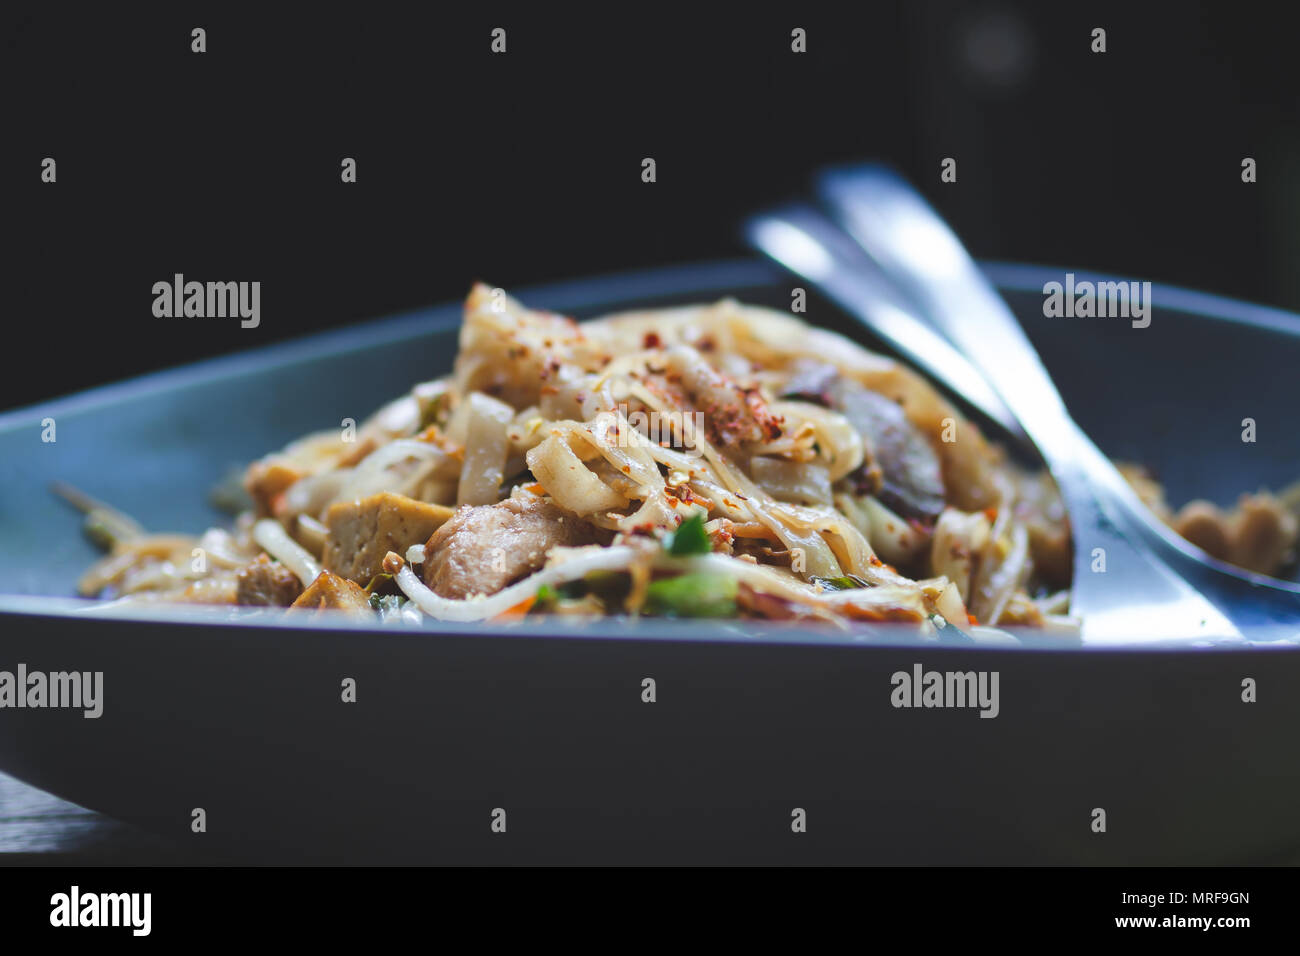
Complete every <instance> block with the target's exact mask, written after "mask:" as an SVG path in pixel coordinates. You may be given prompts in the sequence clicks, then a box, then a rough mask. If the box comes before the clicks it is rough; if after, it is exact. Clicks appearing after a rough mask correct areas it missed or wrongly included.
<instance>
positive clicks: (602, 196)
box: [0, 2, 1300, 407]
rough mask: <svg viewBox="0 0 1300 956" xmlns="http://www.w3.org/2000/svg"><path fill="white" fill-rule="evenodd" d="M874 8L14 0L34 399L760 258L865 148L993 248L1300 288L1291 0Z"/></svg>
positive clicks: (1085, 264)
mask: <svg viewBox="0 0 1300 956" xmlns="http://www.w3.org/2000/svg"><path fill="white" fill-rule="evenodd" d="M859 7H860V8H858V9H854V10H848V9H837V8H835V7H831V6H827V7H826V8H824V9H820V10H818V9H815V8H811V7H809V6H807V5H805V4H785V5H783V8H782V6H771V7H764V8H763V10H762V12H759V11H758V10H756V9H755V8H754V7H753V6H752V5H739V4H737V5H734V6H731V7H724V8H714V7H704V6H703V5H699V4H696V5H682V6H672V5H662V4H655V5H648V6H647V5H618V6H617V7H614V6H608V7H606V8H604V9H603V10H589V11H579V10H566V9H565V8H562V7H559V6H555V5H548V6H546V7H539V6H537V5H531V7H522V6H521V7H520V8H519V9H511V8H508V7H505V6H500V5H493V7H492V9H491V10H490V11H486V10H484V11H481V10H479V9H478V8H477V7H470V6H468V5H467V6H465V7H463V8H461V7H458V8H456V9H451V8H450V7H449V5H446V4H437V5H421V6H420V7H416V8H412V9H410V10H403V9H400V8H391V7H390V8H372V7H370V6H368V5H364V4H362V5H357V6H354V7H351V8H346V9H342V10H338V11H331V10H329V9H327V8H325V7H317V6H314V5H313V6H312V7H310V8H306V9H303V10H300V11H298V12H290V11H284V12H275V13H272V12H269V11H267V10H265V9H258V8H249V9H247V10H243V11H240V10H237V9H236V10H233V11H232V10H231V9H229V8H228V7H226V6H220V7H218V6H216V5H212V6H205V5H195V6H187V7H185V8H184V9H182V8H181V7H180V5H175V4H174V5H170V6H163V7H158V8H156V9H151V8H146V7H139V6H135V5H131V6H127V7H122V6H118V5H113V6H111V7H110V6H108V5H101V6H99V7H88V8H86V9H84V10H83V9H78V8H75V7H66V8H57V7H56V8H53V9H49V10H47V9H46V8H45V7H42V8H40V9H39V10H37V9H35V8H28V9H22V10H20V9H17V8H15V7H9V8H7V9H6V11H5V12H4V13H3V14H0V17H2V19H0V23H2V24H3V40H2V44H3V45H2V47H0V62H2V64H3V65H2V66H0V69H2V70H3V82H4V87H3V88H4V90H5V91H6V92H5V97H4V100H5V103H4V130H5V134H4V139H3V142H4V149H3V151H2V152H3V156H2V157H0V162H3V164H4V168H3V169H2V170H0V173H3V177H2V181H3V184H4V185H3V205H2V206H0V222H3V223H4V234H5V242H6V248H5V249H4V256H3V262H4V274H3V275H4V285H5V292H6V297H5V302H6V312H7V319H6V322H5V330H6V333H7V335H6V338H5V345H6V350H5V353H6V358H7V361H6V362H5V368H6V374H5V375H4V376H0V407H11V406H15V405H22V404H28V403H32V402H35V401H38V400H40V399H43V398H47V397H51V396H55V395H58V394H62V393H65V392H69V391H73V390H77V389H81V388H85V387H88V386H91V385H95V384H98V383H101V382H105V381H111V380H116V379H120V378H124V377H127V376H130V375H135V374H138V373H140V372H144V371H147V370H149V369H153V368H160V367H164V366H168V365H174V364H177V363H180V362H184V361H189V360H192V359H196V358H200V357H203V356H207V355H213V354H218V353H222V352H228V351H233V350H236V349H246V348H253V347H256V346H259V345H262V344H265V343H267V342H270V341H273V340H278V339H283V338H287V337H290V336H295V335H300V334H304V333H308V332H311V331H314V330H317V329H321V328H325V327H329V326H335V325H340V324H344V323H349V322H355V321H359V320H363V319H366V318H371V317H378V316H382V315H385V314H387V313H391V312H393V311H395V310H400V309H405V308H410V307H415V306H420V305H426V304H431V303H434V302H438V301H444V300H447V299H452V298H458V297H460V296H462V295H463V294H464V293H465V291H466V290H467V289H468V287H469V285H470V283H471V282H472V281H473V280H474V279H477V278H482V279H485V280H487V281H490V282H491V283H493V284H498V285H504V286H506V287H507V288H510V287H517V286H520V285H524V284H527V283H532V282H537V281H544V280H549V279H558V278H569V277H578V276H582V275H586V274H591V273H599V272H611V271H618V270H625V269H633V268H639V267H645V266H652V265H659V264H668V263H675V262H685V261H690V260H696V259H700V258H709V257H725V256H734V255H739V254H744V250H743V248H742V247H741V246H740V244H739V242H738V240H737V237H736V232H735V229H736V223H737V221H738V220H739V218H740V217H741V216H742V215H743V214H744V213H745V212H746V211H748V210H751V209H753V208H755V207H756V206H758V205H760V204H763V203H766V202H770V201H772V200H773V199H778V198H783V197H785V196H787V195H789V194H791V193H794V192H796V191H798V190H800V189H801V188H803V186H804V184H805V183H806V182H807V178H808V175H809V173H810V172H811V171H812V170H813V169H815V168H816V167H818V166H819V165H821V164H823V163H827V162H834V161H844V160H851V159H858V158H881V159H885V160H888V161H890V162H892V163H894V164H896V165H897V166H899V167H900V168H901V169H902V170H903V171H904V172H905V173H906V174H907V175H908V176H910V177H911V178H912V179H913V180H914V181H915V182H916V183H917V184H918V185H919V186H920V187H921V189H922V190H923V191H924V192H925V193H926V194H927V195H928V196H929V197H930V198H931V200H932V201H933V202H935V203H936V205H937V206H938V208H939V210H940V211H941V212H942V213H943V214H944V215H945V216H947V217H948V218H949V219H950V220H951V221H952V222H953V224H954V225H955V226H956V227H957V229H958V232H959V233H960V234H961V235H962V236H963V237H964V238H965V240H966V241H967V244H968V246H969V247H970V248H971V250H972V251H973V252H974V253H975V254H976V255H977V256H980V257H984V258H991V259H1004V260H1024V261H1030V262H1040V263H1048V264H1054V265H1060V266H1065V267H1071V268H1093V269H1100V270H1107V271H1113V272H1116V273H1122V274H1126V275H1130V276H1133V277H1135V278H1139V279H1150V280H1153V281H1166V282H1172V283H1175V284H1182V285H1188V286H1194V287H1199V288H1204V289H1207V290H1210V291H1214V292H1219V293H1224V294H1228V295H1233V296H1239V297H1242V298H1246V299H1250V300H1252V301H1258V302H1264V303H1269V304H1274V305H1280V306H1284V307H1288V308H1294V309H1300V275H1297V270H1296V268H1295V264H1296V262H1297V260H1298V259H1300V130H1297V127H1296V122H1295V121H1296V117H1297V109H1296V107H1297V92H1298V91H1300V75H1298V74H1297V70H1296V66H1295V59H1294V50H1293V34H1292V33H1291V30H1290V27H1289V18H1288V17H1287V12H1286V8H1285V6H1284V5H1260V6H1251V5H1247V4H1242V3H1218V4H1210V3H1178V4H1169V5H1156V4H1142V5H1137V4H1116V5H1106V4H1096V3H1088V4H1006V3H984V2H974V3H964V4H958V3H947V2H943V3H875V4H869V5H859ZM195 26H203V27H205V28H206V29H207V31H208V50H207V52H206V53H204V54H202V55H198V54H193V53H191V52H190V42H191V41H190V30H191V28H193V27H195ZM495 26H502V27H505V28H506V30H507V31H508V52H507V53H506V54H505V55H493V54H492V53H490V51H489V42H490V37H489V34H490V31H491V29H492V28H493V27H495ZM795 26H800V27H803V28H805V29H806V30H807V31H808V52H807V53H805V54H802V55H796V54H794V53H792V52H791V51H790V31H791V29H792V28H793V27H795ZM1096 26H1101V27H1105V28H1106V30H1107V46H1108V52H1106V53H1105V54H1100V55H1099V54H1093V53H1091V52H1090V49H1089V46H1090V41H1091V37H1090V32H1091V30H1092V28H1093V27H1096ZM45 156H52V157H54V158H55V159H56V160H57V163H58V182H57V183H56V184H53V185H51V184H44V183H42V182H41V181H40V171H41V168H40V164H41V160H42V158H43V157H45ZM344 156H351V157H355V158H356V160H357V162H358V180H359V181H358V182H357V183H356V184H355V185H345V184H343V183H341V182H340V179H339V170H340V166H339V164H340V160H341V159H342V158H343V157H344ZM646 156H651V157H654V158H655V160H656V161H657V164H658V182H656V183H654V184H645V183H642V182H641V179H640V172H641V167H640V163H641V159H642V158H643V157H646ZM946 156H952V157H954V158H956V159H957V162H958V182H957V183H956V184H942V183H941V182H940V180H939V171H940V160H941V159H942V158H943V157H946ZM1245 156H1252V157H1254V158H1255V159H1256V160H1257V161H1258V164H1259V182H1258V183H1256V184H1254V185H1247V184H1243V183H1242V182H1241V177H1240V172H1241V169H1240V164H1241V160H1242V158H1243V157H1245ZM175 272H182V273H184V274H185V275H186V277H187V278H193V279H198V280H200V281H206V280H260V281H261V282H262V324H261V326H260V327H259V328H257V329H255V330H244V329H241V328H240V327H239V324H238V321H236V320H221V319H190V320H183V319H157V318H154V316H153V314H152V311H151V306H152V302H153V295H152V292H151V287H152V285H153V283H154V282H156V281H160V280H170V278H171V276H172V275H173V273H175ZM407 384H409V383H395V385H396V386H398V389H397V390H400V388H404V387H406V385H407Z"/></svg>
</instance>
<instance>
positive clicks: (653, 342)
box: [645, 332, 663, 349]
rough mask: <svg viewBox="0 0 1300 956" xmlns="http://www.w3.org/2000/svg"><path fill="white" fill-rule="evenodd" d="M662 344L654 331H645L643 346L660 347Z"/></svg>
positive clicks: (649, 347)
mask: <svg viewBox="0 0 1300 956" xmlns="http://www.w3.org/2000/svg"><path fill="white" fill-rule="evenodd" d="M662 345H663V342H662V341H661V340H660V338H659V335H658V334H657V333H655V332H647V333H646V334H645V347H646V348H648V349H657V348H660V347H661V346H662Z"/></svg>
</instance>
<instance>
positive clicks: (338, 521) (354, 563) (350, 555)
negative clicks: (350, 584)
mask: <svg viewBox="0 0 1300 956" xmlns="http://www.w3.org/2000/svg"><path fill="white" fill-rule="evenodd" d="M451 514H452V509H450V508H448V507H447V506H446V505H431V504H426V503H425V502H423V501H415V500H414V499H412V498H407V497H406V496H405V495H395V494H390V493H388V492H380V493H379V494H377V495H371V496H370V497H369V498H365V499H362V500H361V501H351V502H341V503H339V504H336V505H334V506H333V507H331V508H330V509H329V510H328V511H327V512H325V527H326V528H327V529H328V533H327V534H326V536H325V549H324V551H323V552H322V554H321V563H322V564H324V566H325V568H326V570H329V571H333V572H334V573H335V574H341V575H343V577H345V578H350V579H351V580H353V581H356V582H357V583H358V584H361V585H367V584H369V583H370V581H371V579H372V578H373V577H374V576H375V575H376V574H382V573H383V570H384V555H386V554H387V553H388V552H389V551H396V552H397V553H398V554H399V555H405V554H406V549H407V548H409V547H410V546H411V545H413V544H422V543H424V542H425V541H427V540H428V538H429V535H431V534H433V532H434V531H435V530H437V529H438V527H439V526H440V525H442V523H443V522H444V521H446V520H447V519H448V518H450V517H451Z"/></svg>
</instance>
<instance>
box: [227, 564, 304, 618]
mask: <svg viewBox="0 0 1300 956" xmlns="http://www.w3.org/2000/svg"><path fill="white" fill-rule="evenodd" d="M235 580H236V584H235V603H236V604H243V605H248V606H253V607H259V606H260V607H288V606H289V605H290V604H292V603H293V602H294V601H295V600H296V599H297V597H298V595H300V594H302V582H301V581H299V580H298V575H296V574H294V573H293V572H292V571H290V570H289V569H288V568H286V567H285V566H284V565H283V564H281V563H280V562H279V561H272V560H271V559H270V558H268V557H267V556H266V555H265V554H259V555H258V556H257V557H256V558H254V559H253V560H252V561H250V562H248V564H246V565H244V567H242V568H240V569H239V574H238V575H237V576H236V579H235Z"/></svg>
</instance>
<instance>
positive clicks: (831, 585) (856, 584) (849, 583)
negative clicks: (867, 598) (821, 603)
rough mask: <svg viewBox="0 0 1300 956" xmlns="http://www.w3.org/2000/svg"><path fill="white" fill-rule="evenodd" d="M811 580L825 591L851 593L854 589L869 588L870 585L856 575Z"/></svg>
mask: <svg viewBox="0 0 1300 956" xmlns="http://www.w3.org/2000/svg"><path fill="white" fill-rule="evenodd" d="M812 580H813V581H814V582H815V583H817V584H820V585H821V586H822V587H823V588H825V589H826V590H827V591H852V590H853V589H854V588H869V587H871V583H870V582H869V581H864V580H863V579H862V578H860V577H858V576H857V575H856V574H845V575H842V576H840V577H838V578H818V577H814V578H812Z"/></svg>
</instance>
